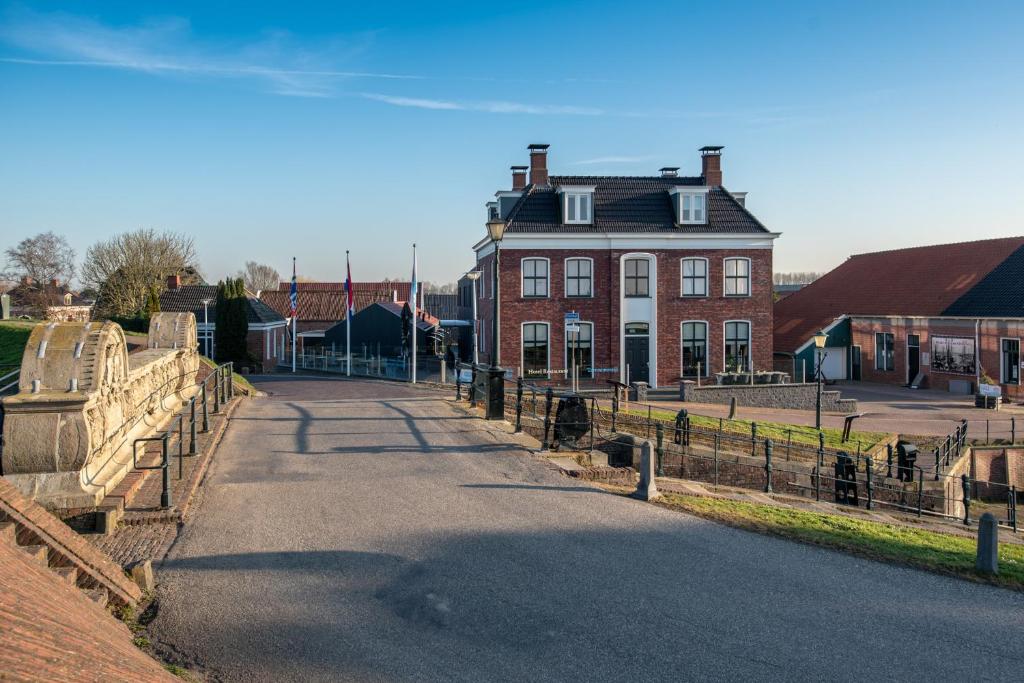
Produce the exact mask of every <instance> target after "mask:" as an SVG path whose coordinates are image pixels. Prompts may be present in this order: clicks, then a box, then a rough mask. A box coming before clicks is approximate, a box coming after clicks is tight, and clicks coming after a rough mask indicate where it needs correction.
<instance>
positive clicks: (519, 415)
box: [516, 377, 523, 432]
mask: <svg viewBox="0 0 1024 683" xmlns="http://www.w3.org/2000/svg"><path fill="white" fill-rule="evenodd" d="M521 431H523V378H522V377H517V378H516V432H521Z"/></svg>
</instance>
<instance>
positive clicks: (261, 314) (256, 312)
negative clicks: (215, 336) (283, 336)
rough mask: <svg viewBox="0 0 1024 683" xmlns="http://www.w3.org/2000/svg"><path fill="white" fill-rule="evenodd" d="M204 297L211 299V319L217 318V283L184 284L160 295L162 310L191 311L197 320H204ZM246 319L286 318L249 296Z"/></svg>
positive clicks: (253, 321)
mask: <svg viewBox="0 0 1024 683" xmlns="http://www.w3.org/2000/svg"><path fill="white" fill-rule="evenodd" d="M203 299H209V300H210V306H209V311H208V314H209V316H210V317H209V320H210V323H213V322H214V321H215V320H216V319H217V305H216V302H217V286H216V285H182V286H181V287H178V288H177V289H168V290H166V291H165V292H164V293H163V294H161V295H160V310H161V311H167V312H169V313H189V312H191V313H192V314H194V315H195V316H196V322H198V323H202V322H203ZM248 301H249V306H248V308H247V309H246V319H247V320H248V321H249V322H250V323H256V324H260V323H275V322H283V321H284V318H283V317H282V316H280V315H278V314H277V312H275V311H274V310H273V309H271V308H270V307H268V306H266V305H265V304H263V303H262V302H261V301H260V300H259V299H256V298H253V297H248Z"/></svg>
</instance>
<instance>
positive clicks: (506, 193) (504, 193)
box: [494, 190, 523, 198]
mask: <svg viewBox="0 0 1024 683" xmlns="http://www.w3.org/2000/svg"><path fill="white" fill-rule="evenodd" d="M494 196H495V197H499V198H500V197H522V196H523V191H522V190H498V191H497V192H495V193H494Z"/></svg>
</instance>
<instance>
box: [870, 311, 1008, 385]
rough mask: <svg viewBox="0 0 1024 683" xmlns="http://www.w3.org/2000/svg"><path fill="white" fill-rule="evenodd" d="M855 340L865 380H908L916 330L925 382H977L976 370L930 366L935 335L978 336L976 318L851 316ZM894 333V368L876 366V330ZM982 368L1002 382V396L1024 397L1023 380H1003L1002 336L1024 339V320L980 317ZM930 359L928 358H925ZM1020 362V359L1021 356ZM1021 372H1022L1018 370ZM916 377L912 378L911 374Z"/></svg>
mask: <svg viewBox="0 0 1024 683" xmlns="http://www.w3.org/2000/svg"><path fill="white" fill-rule="evenodd" d="M851 332H852V338H853V340H852V343H853V345H854V346H860V348H861V379H862V380H864V381H866V382H882V383H886V384H900V385H903V384H907V383H908V381H909V380H908V379H907V374H908V357H907V337H908V335H912V334H916V335H918V338H919V340H920V350H921V362H920V370H921V371H922V372H923V373H924V375H925V384H924V386H925V387H927V388H929V389H939V390H942V391H945V390H948V389H949V383H950V381H952V380H966V381H968V382H970V383H972V384H974V383H975V375H974V374H957V373H951V372H939V371H936V370H933V369H932V368H931V367H930V366H931V360H932V359H931V353H932V344H931V340H932V338H933V337H937V336H943V337H962V338H968V339H971V340H974V339H975V321H974V320H970V319H949V318H860V317H855V318H852V319H851ZM876 333H891V334H892V335H893V342H894V344H893V356H894V369H893V370H878V369H876V354H875V334H876ZM977 338H978V342H979V357H980V360H981V370H982V371H984V372H986V373H987V374H988V375H989V376H990V377H991V378H992V379H994V380H995V381H996V382H999V383H1001V384H1002V387H1003V396H1004V397H1006V396H1009V397H1012V398H1021V397H1024V392H1022V391H1021V387H1020V384H1019V383H1017V384H1012V383H1005V382H1002V380H1003V378H1004V370H1005V367H1004V366H1005V363H1004V362H1003V360H1004V359H1003V357H1002V349H1001V346H1002V340H1003V338H1009V339H1016V340H1021V339H1024V320H984V319H983V320H981V323H980V325H979V327H978V330H977ZM926 360H927V361H928V362H925V361H926ZM1018 365H1019V360H1018ZM1018 376H1019V373H1018ZM910 379H913V378H910Z"/></svg>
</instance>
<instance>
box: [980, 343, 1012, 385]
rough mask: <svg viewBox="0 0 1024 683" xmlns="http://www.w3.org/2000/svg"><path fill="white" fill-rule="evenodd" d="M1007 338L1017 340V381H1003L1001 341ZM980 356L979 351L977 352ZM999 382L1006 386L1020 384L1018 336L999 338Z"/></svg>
mask: <svg viewBox="0 0 1024 683" xmlns="http://www.w3.org/2000/svg"><path fill="white" fill-rule="evenodd" d="M1007 339H1009V340H1011V341H1015V342H1017V381H1016V382H1004V381H1003V377H1005V376H1006V374H1005V372H1004V364H1003V342H1004V341H1006V340H1007ZM978 356H981V353H978ZM999 383H1000V384H1005V385H1006V386H1008V387H1019V386H1020V337H1000V338H999Z"/></svg>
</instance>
